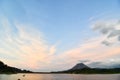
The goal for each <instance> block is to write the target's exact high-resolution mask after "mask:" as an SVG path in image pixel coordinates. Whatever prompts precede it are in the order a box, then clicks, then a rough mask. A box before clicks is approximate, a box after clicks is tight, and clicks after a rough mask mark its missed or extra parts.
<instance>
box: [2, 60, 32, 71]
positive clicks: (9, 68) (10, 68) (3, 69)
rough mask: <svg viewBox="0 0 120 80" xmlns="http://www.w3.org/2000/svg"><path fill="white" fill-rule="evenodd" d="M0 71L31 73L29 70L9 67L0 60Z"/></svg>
mask: <svg viewBox="0 0 120 80" xmlns="http://www.w3.org/2000/svg"><path fill="white" fill-rule="evenodd" d="M0 73H31V71H28V70H21V69H18V68H15V67H11V66H8V65H6V64H4V63H3V62H2V61H0Z"/></svg>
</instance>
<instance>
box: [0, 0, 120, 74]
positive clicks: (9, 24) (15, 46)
mask: <svg viewBox="0 0 120 80" xmlns="http://www.w3.org/2000/svg"><path fill="white" fill-rule="evenodd" d="M119 14H120V0H0V60H1V61H3V62H4V63H6V64H7V65H10V66H14V67H17V68H21V69H28V70H32V71H45V72H46V71H59V70H66V69H69V68H71V67H73V66H74V65H75V64H77V63H85V64H86V65H88V66H90V67H100V68H113V67H118V66H119V65H120V57H119V56H120V15H119Z"/></svg>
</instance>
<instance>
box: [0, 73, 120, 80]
mask: <svg viewBox="0 0 120 80" xmlns="http://www.w3.org/2000/svg"><path fill="white" fill-rule="evenodd" d="M23 75H25V76H23ZM18 79H20V80H120V74H91V75H89V74H10V75H9V74H0V80H18Z"/></svg>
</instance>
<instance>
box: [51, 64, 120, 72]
mask: <svg viewBox="0 0 120 80" xmlns="http://www.w3.org/2000/svg"><path fill="white" fill-rule="evenodd" d="M51 73H75V74H113V73H120V68H110V69H106V68H104V69H100V68H90V67H88V66H87V65H85V64H83V63H78V64H76V65H75V66H74V67H72V68H71V69H68V70H64V71H57V72H51Z"/></svg>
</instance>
